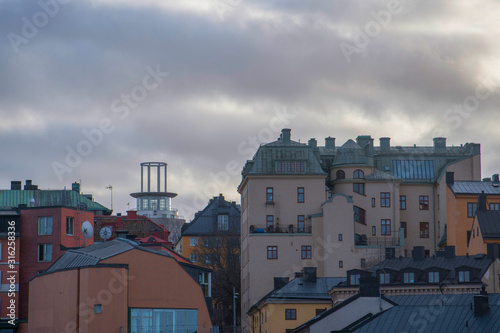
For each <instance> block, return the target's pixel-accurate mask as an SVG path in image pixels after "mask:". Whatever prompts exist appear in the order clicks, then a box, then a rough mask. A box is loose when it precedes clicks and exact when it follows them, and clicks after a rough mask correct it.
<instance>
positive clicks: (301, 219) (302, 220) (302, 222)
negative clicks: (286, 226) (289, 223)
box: [297, 215, 306, 232]
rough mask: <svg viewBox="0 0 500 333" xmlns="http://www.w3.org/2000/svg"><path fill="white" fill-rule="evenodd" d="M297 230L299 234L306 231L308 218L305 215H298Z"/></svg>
mask: <svg viewBox="0 0 500 333" xmlns="http://www.w3.org/2000/svg"><path fill="white" fill-rule="evenodd" d="M297 230H298V232H304V231H305V230H306V217H305V216H304V215H297Z"/></svg>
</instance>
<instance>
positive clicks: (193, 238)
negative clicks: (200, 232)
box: [189, 237, 198, 246]
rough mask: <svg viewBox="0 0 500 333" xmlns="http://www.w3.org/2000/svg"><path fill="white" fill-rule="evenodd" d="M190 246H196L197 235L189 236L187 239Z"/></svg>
mask: <svg viewBox="0 0 500 333" xmlns="http://www.w3.org/2000/svg"><path fill="white" fill-rule="evenodd" d="M189 242H190V243H189V244H190V245H191V246H198V237H191V239H190V240H189Z"/></svg>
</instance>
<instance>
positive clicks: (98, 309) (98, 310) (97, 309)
mask: <svg viewBox="0 0 500 333" xmlns="http://www.w3.org/2000/svg"><path fill="white" fill-rule="evenodd" d="M94 313H102V305H101V304H94Z"/></svg>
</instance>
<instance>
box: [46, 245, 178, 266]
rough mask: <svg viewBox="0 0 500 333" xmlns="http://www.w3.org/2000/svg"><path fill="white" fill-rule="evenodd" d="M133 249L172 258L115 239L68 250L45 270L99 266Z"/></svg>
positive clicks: (166, 253)
mask: <svg viewBox="0 0 500 333" xmlns="http://www.w3.org/2000/svg"><path fill="white" fill-rule="evenodd" d="M133 249H138V250H141V251H146V252H150V253H155V254H159V255H162V256H166V257H170V258H172V256H171V255H170V254H169V253H168V252H164V251H156V250H153V249H149V248H147V247H143V246H139V245H138V244H137V243H136V242H134V241H131V240H128V239H125V238H117V239H114V240H112V241H109V242H104V243H97V244H93V245H90V246H87V247H83V248H79V249H71V250H68V251H67V252H66V253H64V254H63V255H62V256H61V257H59V259H57V260H56V262H54V263H53V264H52V265H51V266H50V267H49V268H48V269H47V270H46V272H47V273H50V272H54V271H58V270H64V269H71V268H78V267H85V266H94V265H97V264H99V263H100V262H101V260H104V259H107V258H110V257H114V256H116V255H119V254H121V253H124V252H127V251H130V250H133Z"/></svg>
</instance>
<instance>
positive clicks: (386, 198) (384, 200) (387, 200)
mask: <svg viewBox="0 0 500 333" xmlns="http://www.w3.org/2000/svg"><path fill="white" fill-rule="evenodd" d="M380 207H387V208H389V207H391V192H380Z"/></svg>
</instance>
